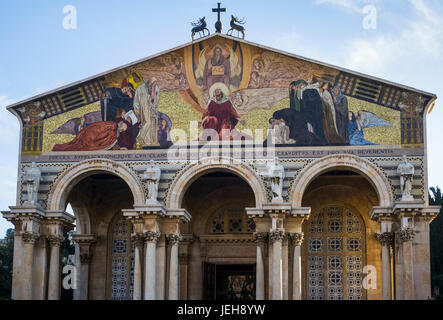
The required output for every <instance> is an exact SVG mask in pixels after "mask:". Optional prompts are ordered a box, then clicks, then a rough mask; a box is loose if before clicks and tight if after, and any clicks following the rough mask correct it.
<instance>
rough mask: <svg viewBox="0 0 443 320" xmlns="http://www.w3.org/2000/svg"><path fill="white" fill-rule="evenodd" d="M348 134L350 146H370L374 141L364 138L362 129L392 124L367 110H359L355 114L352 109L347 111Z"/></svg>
mask: <svg viewBox="0 0 443 320" xmlns="http://www.w3.org/2000/svg"><path fill="white" fill-rule="evenodd" d="M348 116H349V117H348V120H349V122H348V135H349V144H350V145H351V146H371V145H375V144H374V143H372V142H370V141H368V140H365V138H364V129H367V128H373V127H391V126H392V124H390V123H389V122H387V121H385V120H383V119H381V118H380V117H378V116H377V115H375V114H374V113H372V112H369V111H359V112H358V113H357V116H355V114H354V113H353V112H352V111H349V113H348Z"/></svg>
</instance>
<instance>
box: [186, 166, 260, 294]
mask: <svg viewBox="0 0 443 320" xmlns="http://www.w3.org/2000/svg"><path fill="white" fill-rule="evenodd" d="M255 203H256V199H255V196H254V192H253V190H252V188H251V187H250V185H249V184H248V183H247V182H246V181H245V180H243V179H242V178H240V177H239V176H238V175H236V174H234V173H231V172H230V171H228V170H224V171H223V170H222V171H211V172H209V173H206V174H203V175H201V176H200V177H199V178H198V179H196V180H195V181H193V182H192V183H191V184H190V185H189V187H188V188H187V189H186V190H184V196H183V201H182V206H183V208H185V209H186V210H187V211H188V212H189V213H190V214H191V216H192V220H191V222H190V223H189V224H188V225H186V226H184V228H183V230H182V232H183V233H184V234H192V235H194V239H195V241H194V242H193V243H192V244H190V245H189V248H188V251H187V252H188V254H189V257H188V261H189V265H188V269H187V270H188V272H187V283H186V288H187V290H186V291H187V292H186V293H183V292H182V293H181V298H182V299H190V300H196V299H205V300H214V299H216V300H253V299H254V298H255V263H256V245H255V243H254V242H253V232H254V231H255V225H254V222H253V221H252V220H250V219H248V217H247V215H246V208H249V207H254V206H255ZM181 250H186V248H183V246H182V248H181ZM181 277H182V278H183V277H184V275H183V274H182V275H181ZM180 281H181V283H183V279H181V280H180Z"/></svg>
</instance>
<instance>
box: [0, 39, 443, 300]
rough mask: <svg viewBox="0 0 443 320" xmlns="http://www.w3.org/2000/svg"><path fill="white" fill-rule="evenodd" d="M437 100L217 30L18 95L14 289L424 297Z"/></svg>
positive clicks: (96, 296)
mask: <svg viewBox="0 0 443 320" xmlns="http://www.w3.org/2000/svg"><path fill="white" fill-rule="evenodd" d="M435 100H436V96H435V95H433V94H430V93H427V92H424V91H420V90H416V89H413V88H409V87H406V86H402V85H399V84H395V83H392V82H389V81H385V80H382V79H378V78H374V77H370V76H366V75H363V74H360V73H357V72H353V71H350V70H346V69H342V68H339V67H335V66H330V65H327V64H325V63H321V62H318V61H313V60H310V59H306V58H303V57H299V56H296V55H292V54H289V53H285V52H281V51H278V50H275V49H271V48H267V47H264V46H261V45H258V44H254V43H250V42H247V41H244V40H241V39H238V38H234V37H231V36H226V35H222V34H214V35H210V36H206V37H203V38H201V39H199V40H196V41H193V42H192V43H189V44H186V45H183V46H181V47H178V48H175V49H172V50H169V51H167V52H164V53H161V54H158V55H155V56H153V57H149V58H147V59H144V60H141V61H137V62H135V63H132V64H129V65H126V66H124V67H121V68H117V69H114V70H111V71H109V72H105V73H103V74H100V75H97V76H94V77H91V78H89V79H86V80H83V81H79V82H76V83H74V84H72V85H68V86H66V87H63V88H60V89H57V90H54V91H51V92H48V93H45V94H43V95H40V96H37V97H33V98H31V99H28V100H26V101H23V102H20V103H17V104H14V105H12V106H9V107H8V109H9V111H11V112H12V113H13V114H14V115H15V116H16V117H17V119H18V120H19V121H20V124H21V137H20V139H21V144H20V157H19V163H18V170H19V178H18V181H17V191H18V192H17V194H18V195H17V202H16V203H15V204H14V205H12V204H11V207H10V209H9V210H8V211H3V212H2V213H3V216H4V218H6V219H7V220H8V221H10V222H12V223H13V224H14V225H15V234H14V261H13V292H12V297H13V299H23V300H28V299H36V300H45V299H49V300H58V299H60V298H61V290H62V286H64V285H66V284H65V281H64V278H65V277H66V274H63V273H62V269H63V268H62V262H61V261H62V259H61V244H62V241H63V239H64V238H65V237H67V236H68V234H67V232H68V231H71V230H74V232H73V234H72V241H73V242H74V243H75V252H76V253H75V259H74V260H75V261H74V265H75V268H74V270H75V277H74V278H73V280H72V281H71V282H72V283H70V285H71V287H73V290H74V299H78V300H87V299H92V300H105V299H109V300H143V299H145V300H177V299H182V300H203V299H204V300H255V299H256V300H266V299H269V300H365V299H367V300H381V299H384V300H392V299H396V300H410V299H428V298H429V297H430V296H431V276H430V249H429V224H430V222H431V221H432V220H433V219H434V218H435V217H436V215H437V214H438V212H439V208H438V207H432V206H429V202H428V183H427V174H428V171H427V154H426V116H427V114H428V112H429V111H430V110H431V109H432V107H433V105H434V103H435ZM68 205H70V206H71V207H72V210H73V213H74V215H71V214H69V213H67V212H66V208H67V206H68ZM70 234H71V233H70Z"/></svg>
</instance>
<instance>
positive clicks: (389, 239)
mask: <svg viewBox="0 0 443 320" xmlns="http://www.w3.org/2000/svg"><path fill="white" fill-rule="evenodd" d="M375 238H376V239H377V240H378V241H379V242H380V244H381V245H382V246H383V247H384V246H391V245H392V244H393V241H394V235H393V233H392V232H384V233H376V234H375Z"/></svg>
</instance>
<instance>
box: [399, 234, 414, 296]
mask: <svg viewBox="0 0 443 320" xmlns="http://www.w3.org/2000/svg"><path fill="white" fill-rule="evenodd" d="M414 235H415V232H414V230H413V229H412V228H404V229H402V230H401V231H400V233H399V236H400V239H401V242H402V249H403V250H402V254H403V288H404V289H403V290H404V294H403V299H404V300H414V299H415V295H414V262H413V246H412V241H413V240H414Z"/></svg>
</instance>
